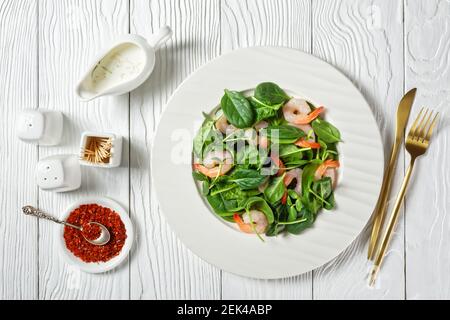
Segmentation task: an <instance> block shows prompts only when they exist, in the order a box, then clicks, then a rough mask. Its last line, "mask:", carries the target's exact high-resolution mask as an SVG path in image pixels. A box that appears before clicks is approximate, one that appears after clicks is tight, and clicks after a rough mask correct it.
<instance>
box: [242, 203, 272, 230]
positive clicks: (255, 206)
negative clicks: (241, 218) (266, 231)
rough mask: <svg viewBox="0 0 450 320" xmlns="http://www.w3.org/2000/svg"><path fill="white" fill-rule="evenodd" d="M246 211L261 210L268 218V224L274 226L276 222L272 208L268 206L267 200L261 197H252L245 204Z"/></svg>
mask: <svg viewBox="0 0 450 320" xmlns="http://www.w3.org/2000/svg"><path fill="white" fill-rule="evenodd" d="M245 209H246V210H247V211H250V210H252V209H256V210H259V211H261V212H263V213H264V214H265V216H266V218H267V222H268V223H269V224H272V223H273V222H274V216H273V212H272V208H270V206H269V205H268V204H267V202H266V200H264V199H263V198H261V197H251V198H248V199H247V202H246V203H245Z"/></svg>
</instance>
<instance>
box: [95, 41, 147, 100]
mask: <svg viewBox="0 0 450 320" xmlns="http://www.w3.org/2000/svg"><path fill="white" fill-rule="evenodd" d="M144 63H145V55H144V52H143V50H142V49H141V48H140V47H138V46H137V45H135V44H133V43H124V44H121V45H119V46H117V47H115V48H114V49H112V50H111V51H110V52H109V53H108V54H107V55H106V56H105V57H104V58H103V59H102V60H100V61H99V63H98V64H97V65H96V66H95V67H94V69H93V71H92V72H91V75H90V81H89V82H90V85H89V87H90V88H89V89H90V90H89V91H91V92H93V93H95V94H97V93H102V92H104V91H106V90H108V89H110V88H112V87H114V86H117V85H119V84H121V83H123V82H127V81H129V80H132V79H134V78H135V77H136V76H137V75H139V73H141V71H142V69H143V67H144Z"/></svg>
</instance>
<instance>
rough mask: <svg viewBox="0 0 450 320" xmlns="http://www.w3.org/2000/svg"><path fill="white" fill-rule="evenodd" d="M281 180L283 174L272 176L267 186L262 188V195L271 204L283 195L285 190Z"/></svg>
mask: <svg viewBox="0 0 450 320" xmlns="http://www.w3.org/2000/svg"><path fill="white" fill-rule="evenodd" d="M283 180H284V175H282V176H279V177H275V178H273V179H272V181H271V182H270V183H269V186H268V187H267V188H266V190H264V196H265V197H266V199H267V201H269V202H270V203H271V204H274V203H275V202H277V201H279V200H281V198H282V197H283V195H284V192H285V191H286V187H285V185H284V181H283Z"/></svg>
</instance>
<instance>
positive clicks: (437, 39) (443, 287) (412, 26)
mask: <svg viewBox="0 0 450 320" xmlns="http://www.w3.org/2000/svg"><path fill="white" fill-rule="evenodd" d="M449 49H450V3H449V2H448V1H426V2H425V1H418V0H413V1H407V2H406V7H405V52H406V61H405V64H406V86H407V87H411V86H417V88H418V92H417V93H418V94H417V99H416V100H417V103H416V104H415V108H414V110H413V111H412V117H414V116H415V115H417V113H418V112H419V109H420V108H421V107H429V108H431V109H434V110H437V111H439V112H440V114H441V119H440V123H439V126H438V129H437V131H435V133H434V135H433V138H432V141H431V145H430V148H429V150H428V152H427V154H425V155H424V156H423V157H422V158H419V160H418V162H417V163H416V166H415V171H414V173H413V177H412V178H411V182H410V188H409V191H408V193H407V198H406V205H405V206H406V221H405V223H406V261H407V264H406V280H407V281H406V297H407V298H408V299H449V298H450V274H449V270H450V254H449V252H450V201H449V190H450V175H449V173H448V169H447V166H448V163H450V152H449V151H450V150H449V137H450V127H449V110H450V109H449V105H450V92H449V84H450V60H449V59H450V55H449ZM407 161H409V157H408V158H407Z"/></svg>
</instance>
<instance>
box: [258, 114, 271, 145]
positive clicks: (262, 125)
mask: <svg viewBox="0 0 450 320" xmlns="http://www.w3.org/2000/svg"><path fill="white" fill-rule="evenodd" d="M268 126H269V124H268V123H267V122H266V121H264V120H262V121H260V122H258V123H257V124H255V129H256V131H257V133H258V144H259V146H260V147H261V148H264V149H267V147H268V146H269V139H268V138H267V136H266V135H262V134H260V133H259V131H260V130H261V129H264V128H267V127H268Z"/></svg>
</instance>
